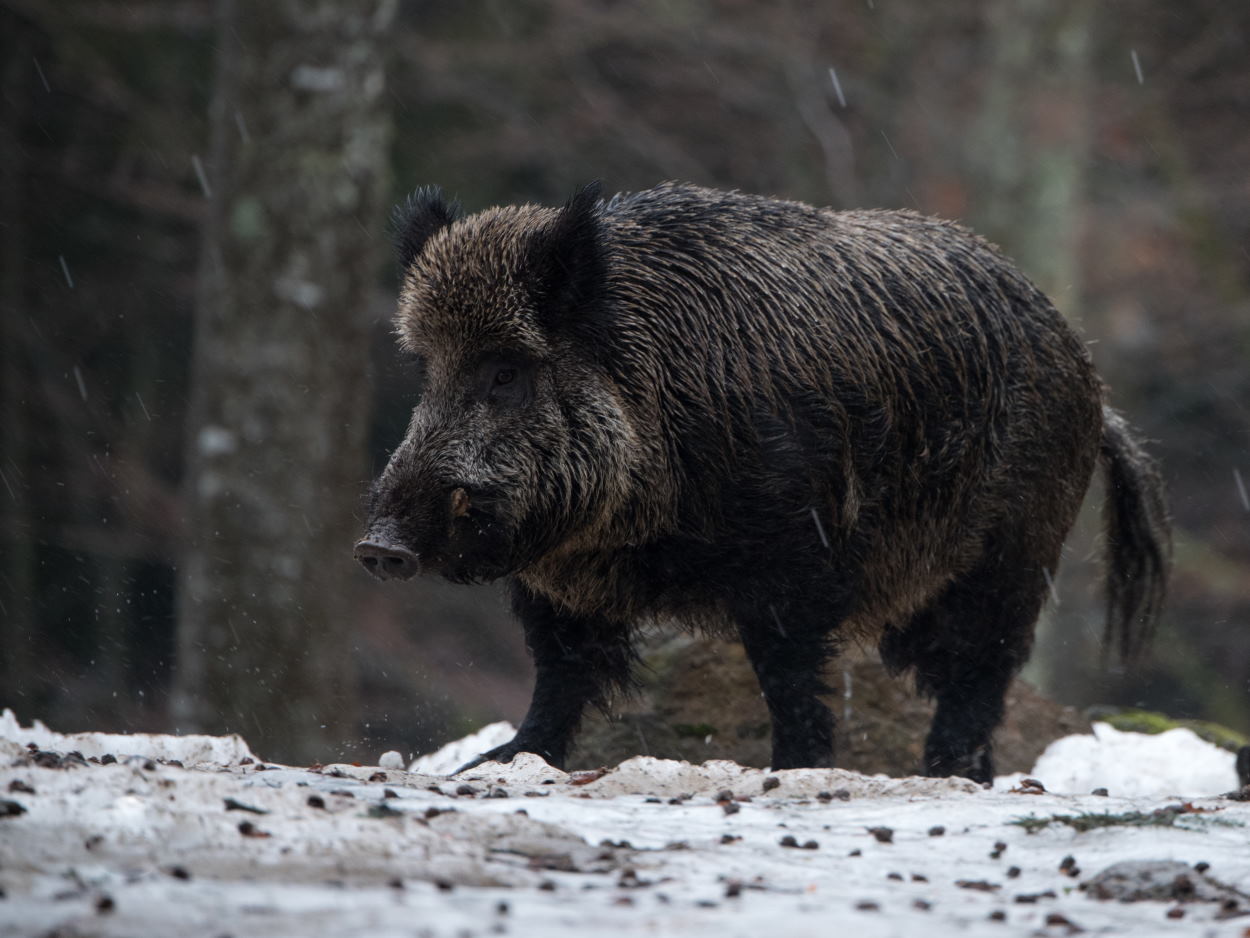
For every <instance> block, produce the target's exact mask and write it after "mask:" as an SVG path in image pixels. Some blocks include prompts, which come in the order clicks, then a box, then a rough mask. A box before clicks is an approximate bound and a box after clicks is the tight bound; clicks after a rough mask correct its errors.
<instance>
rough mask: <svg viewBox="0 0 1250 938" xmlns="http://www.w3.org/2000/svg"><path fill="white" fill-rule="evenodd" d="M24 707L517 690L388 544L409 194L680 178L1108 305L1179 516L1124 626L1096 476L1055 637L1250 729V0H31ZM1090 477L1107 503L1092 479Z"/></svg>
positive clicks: (398, 739) (228, 725) (480, 626)
mask: <svg viewBox="0 0 1250 938" xmlns="http://www.w3.org/2000/svg"><path fill="white" fill-rule="evenodd" d="M0 48H2V49H3V57H2V59H0V62H2V68H3V73H2V75H0V81H2V82H3V111H2V114H0V265H2V267H0V310H2V315H0V357H2V362H0V378H2V385H0V525H2V527H0V705H4V706H9V707H12V708H14V709H15V710H16V711H17V712H18V715H19V716H20V717H21V718H22V719H24V720H30V719H32V718H39V719H43V720H45V721H48V722H50V723H51V724H53V725H54V726H55V727H56V728H58V729H62V730H66V731H70V730H79V729H98V730H117V731H123V730H125V731H137V730H151V731H165V730H171V729H175V728H176V729H179V730H182V731H190V730H197V729H198V730H208V731H214V732H217V731H222V730H232V731H238V732H241V733H243V734H244V735H245V736H246V738H247V739H248V740H249V741H250V742H251V743H252V745H253V746H254V747H255V748H256V749H257V751H260V752H262V753H264V754H265V755H266V756H267V757H268V758H272V759H287V760H303V761H323V762H324V761H330V760H332V759H357V760H360V759H364V760H369V759H372V758H375V757H376V755H377V754H378V753H379V752H381V751H382V750H383V749H384V748H392V747H393V748H398V749H400V750H401V751H403V752H405V753H409V752H416V751H419V750H422V749H425V748H427V747H430V746H433V745H434V744H436V743H441V742H442V741H444V740H446V739H448V738H450V737H451V736H453V735H456V734H459V733H461V732H463V731H464V730H466V729H469V728H472V727H473V726H475V725H477V724H479V723H481V722H483V721H486V720H493V719H498V718H501V717H508V718H511V719H514V720H515V719H517V718H519V717H520V716H521V714H522V713H523V711H524V707H525V703H526V701H527V697H528V690H529V681H530V675H529V672H528V664H527V662H526V659H525V655H524V650H523V648H522V646H521V641H520V636H519V634H518V633H519V630H518V629H517V628H515V627H514V626H513V625H512V624H511V623H510V622H509V621H508V620H507V618H506V616H505V614H504V605H503V602H502V600H501V596H500V590H499V589H497V588H490V587H483V588H480V589H472V590H471V589H466V588H462V587H451V586H447V585H444V584H441V583H438V582H432V581H419V582H416V583H415V584H409V585H406V586H404V587H402V588H395V587H392V588H383V587H380V586H378V585H377V584H375V583H372V582H369V581H368V579H367V577H366V575H365V574H364V573H363V571H361V570H359V569H357V565H356V564H355V563H354V562H353V561H352V557H351V548H352V543H353V540H354V538H355V537H356V536H357V534H358V525H359V519H360V506H361V496H362V494H363V493H364V491H365V488H366V485H367V482H368V480H369V479H370V478H371V476H372V475H373V473H374V472H376V471H377V470H378V469H379V468H380V467H381V465H383V463H384V460H385V457H386V452H387V448H388V447H390V446H393V445H394V444H395V443H396V442H397V441H398V440H399V438H400V436H401V434H402V432H403V428H404V425H405V422H406V418H407V413H408V410H409V408H410V407H411V404H412V400H413V383H412V380H411V378H412V376H411V375H410V374H409V373H408V372H407V371H406V369H405V366H404V364H403V363H402V362H401V361H400V360H399V358H398V356H397V355H396V354H395V353H394V351H393V349H392V347H391V340H390V336H389V332H388V330H389V324H388V317H389V315H390V312H391V309H392V304H393V300H394V294H395V288H396V273H395V270H394V266H393V260H392V257H391V252H390V245H389V240H388V232H387V209H388V206H389V205H390V204H391V203H392V202H394V201H396V200H398V199H399V198H400V197H401V196H402V194H403V193H404V192H406V191H408V190H411V189H412V188H414V187H416V186H418V185H423V184H427V183H440V184H442V185H443V186H444V187H445V188H446V189H447V190H448V191H449V192H451V193H454V194H455V195H457V196H458V197H460V198H461V199H462V200H463V201H464V203H465V205H466V207H467V208H468V209H469V210H477V209H480V208H484V207H486V206H488V205H491V204H495V203H503V202H515V201H525V200H533V201H539V202H545V203H559V202H561V201H563V199H564V198H566V197H567V195H568V194H569V193H570V192H571V191H572V190H573V188H574V187H575V186H576V185H578V184H580V183H583V182H585V181H587V180H589V179H593V178H601V179H603V180H604V181H605V183H606V186H607V188H608V190H609V191H617V190H629V189H637V188H644V187H647V186H650V185H652V184H654V183H656V182H658V181H660V180H664V179H682V180H690V181H693V182H697V183H701V184H706V185H713V186H722V187H736V188H741V189H744V190H749V191H753V192H760V193H767V194H774V195H779V196H784V197H788V198H797V199H803V200H806V201H810V202H813V203H817V204H822V205H832V206H835V207H851V206H881V207H909V208H915V209H919V210H920V211H923V212H927V213H933V214H938V215H943V216H947V217H952V218H959V219H962V220H964V221H965V222H967V223H968V224H970V225H971V226H972V227H974V228H976V229H977V230H979V231H981V232H982V233H984V234H986V235H988V236H989V237H990V238H992V239H993V240H995V241H997V242H998V243H1000V244H1001V245H1002V246H1003V247H1004V249H1005V250H1006V251H1007V252H1008V253H1009V254H1010V255H1012V256H1013V257H1014V258H1015V259H1016V260H1017V261H1018V262H1019V264H1020V265H1021V266H1022V267H1023V269H1024V270H1025V271H1026V272H1027V273H1029V274H1030V275H1031V276H1032V277H1033V278H1034V279H1035V280H1036V281H1037V282H1038V283H1039V284H1040V285H1041V286H1042V288H1043V289H1045V290H1046V291H1047V292H1048V293H1049V294H1050V295H1051V296H1052V298H1054V300H1055V301H1056V303H1057V305H1058V306H1059V307H1060V308H1061V309H1062V310H1063V311H1064V312H1065V314H1066V315H1067V316H1069V317H1070V318H1071V320H1072V321H1074V322H1075V323H1076V324H1077V325H1078V327H1079V328H1080V329H1081V330H1082V331H1083V333H1084V335H1085V337H1086V338H1087V339H1088V340H1089V341H1090V343H1091V345H1092V351H1093V354H1094V357H1095V359H1096V360H1097V363H1098V366H1099V368H1100V369H1101V372H1102V374H1103V376H1104V377H1105V379H1106V380H1107V382H1108V384H1109V385H1110V387H1111V390H1112V395H1113V399H1114V401H1115V403H1116V405H1117V406H1118V407H1120V408H1121V409H1122V410H1124V411H1125V412H1126V413H1127V414H1128V416H1129V418H1130V420H1131V421H1132V422H1133V423H1134V424H1136V425H1137V426H1138V427H1139V428H1140V429H1141V430H1142V431H1143V433H1144V435H1145V436H1146V437H1148V438H1149V439H1151V440H1152V441H1153V445H1152V449H1153V452H1154V453H1155V454H1156V455H1157V456H1158V457H1159V458H1160V459H1161V461H1162V463H1163V467H1164V470H1165V473H1166V477H1167V480H1168V483H1169V486H1170V490H1171V505H1172V510H1173V513H1174V516H1175V522H1176V540H1177V557H1176V561H1177V566H1176V573H1175V577H1174V582H1173V590H1172V598H1171V602H1170V604H1169V606H1168V608H1167V610H1166V614H1165V621H1164V623H1163V626H1162V629H1161V632H1160V634H1159V636H1158V640H1157V642H1156V645H1155V652H1154V656H1153V658H1152V660H1151V661H1150V662H1149V663H1148V664H1147V665H1146V666H1145V667H1143V668H1141V669H1139V670H1137V671H1135V672H1133V673H1129V674H1123V673H1120V672H1119V671H1118V670H1116V669H1115V668H1114V667H1113V668H1111V669H1109V670H1105V671H1104V670H1101V669H1100V667H1099V653H1098V640H1099V637H1100V635H1101V630H1102V625H1101V618H1102V608H1101V601H1100V598H1099V594H1098V592H1097V589H1096V586H1097V583H1098V579H1099V576H1100V571H1099V566H1098V555H1099V551H1098V550H1097V533H1096V532H1097V525H1096V523H1095V521H1096V518H1095V516H1094V515H1093V514H1092V513H1091V516H1090V517H1089V518H1087V519H1085V520H1084V521H1083V522H1082V524H1081V526H1080V530H1079V531H1078V534H1077V535H1076V536H1075V537H1074V538H1073V539H1072V541H1071V543H1070V545H1069V550H1068V555H1067V558H1066V566H1065V568H1064V569H1063V570H1062V571H1061V572H1060V576H1059V579H1058V583H1057V589H1058V594H1059V598H1060V602H1059V603H1058V604H1057V605H1052V608H1051V609H1050V611H1049V612H1048V614H1047V618H1046V620H1045V622H1044V627H1043V632H1042V638H1041V641H1040V644H1039V648H1038V652H1037V654H1036V655H1035V658H1034V661H1033V663H1032V664H1031V665H1030V670H1029V672H1028V674H1029V676H1030V677H1031V678H1032V679H1033V680H1034V681H1035V682H1038V683H1040V684H1041V685H1042V686H1043V687H1044V688H1045V689H1046V690H1047V691H1048V692H1050V693H1051V694H1053V695H1055V696H1056V697H1057V698H1059V699H1060V700H1063V701H1065V702H1069V703H1074V704H1077V705H1082V706H1084V705H1090V704H1095V703H1113V704H1126V705H1137V704H1140V705H1144V706H1147V707H1150V708H1153V709H1158V710H1162V711H1166V712H1168V713H1170V714H1172V715H1175V716H1186V717H1202V718H1206V719H1212V720H1217V721H1220V722H1223V723H1225V724H1226V725H1228V726H1230V727H1232V728H1234V729H1238V730H1240V731H1242V732H1247V731H1250V495H1248V494H1247V489H1248V488H1250V121H1248V120H1247V118H1248V117H1250V5H1247V4H1245V3H1226V2H1221V0H1191V2H1189V3H1186V4H1176V3H1171V2H1167V0H1131V2H1130V0H1102V2H1085V0H949V2H947V3H942V4H927V3H918V2H910V3H909V2H900V0H854V2H852V0H848V2H845V3H816V2H778V3H767V2H762V0H755V2H751V0H638V2H632V3H627V2H621V0H455V2H452V0H444V2H420V0H412V2H402V3H400V2H395V0H361V2H349V0H274V2H272V3H263V4H262V3H247V2H243V0H238V2H235V0H131V2H110V0H55V2H51V0H0ZM1091 504H1092V501H1091Z"/></svg>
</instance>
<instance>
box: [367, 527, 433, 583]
mask: <svg viewBox="0 0 1250 938" xmlns="http://www.w3.org/2000/svg"><path fill="white" fill-rule="evenodd" d="M355 554H356V559H357V560H359V561H360V564H361V566H363V567H364V568H365V569H366V570H368V571H369V572H370V573H372V574H373V575H374V576H375V577H377V578H378V579H379V580H407V579H409V578H410V577H412V576H414V575H415V574H416V572H417V571H418V570H419V569H420V567H421V565H420V563H419V562H418V560H417V555H416V554H414V553H413V552H412V551H410V550H408V548H406V547H400V546H399V545H398V544H392V543H391V542H390V541H388V540H385V539H383V538H377V537H366V538H365V539H364V540H362V541H360V542H358V543H357V544H356V551H355Z"/></svg>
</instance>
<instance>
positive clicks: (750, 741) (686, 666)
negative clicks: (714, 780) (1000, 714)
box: [569, 633, 1090, 776]
mask: <svg viewBox="0 0 1250 938" xmlns="http://www.w3.org/2000/svg"><path fill="white" fill-rule="evenodd" d="M643 660H644V662H645V664H646V666H647V667H646V669H645V670H644V671H643V676H644V687H643V689H642V690H641V691H640V692H639V694H638V695H636V696H635V697H632V698H629V699H626V700H623V701H619V702H618V705H617V707H616V709H615V711H614V712H613V714H612V718H611V719H607V718H605V717H603V716H602V715H601V714H597V713H596V714H593V715H590V716H588V718H587V720H586V723H585V725H584V728H583V730H582V733H581V736H580V738H579V739H578V743H577V746H576V748H575V749H574V751H573V753H572V754H571V756H570V759H569V768H570V769H582V768H590V767H594V766H600V765H616V764H618V763H620V762H622V761H624V760H625V759H628V758H630V757H631V756H636V755H650V756H655V757H657V758H662V759H684V760H687V761H689V762H694V763H700V762H704V761H706V760H708V759H729V760H732V761H734V762H737V763H739V764H740V765H748V766H757V767H763V766H766V765H768V763H769V760H770V757H771V742H770V735H769V721H768V711H767V709H766V708H765V706H764V700H763V698H762V697H761V696H760V690H759V685H758V684H757V683H756V680H755V675H754V673H753V672H752V671H751V666H750V664H749V662H748V661H747V658H746V653H745V652H744V651H743V649H742V646H741V645H740V644H738V643H736V642H731V641H724V640H719V639H713V638H701V637H695V636H691V635H687V634H684V633H678V634H663V635H660V636H658V637H656V638H653V639H649V640H648V641H647V642H646V643H645V646H644V649H643ZM829 683H830V685H831V686H833V687H835V688H836V689H837V690H836V692H835V693H833V694H831V695H829V697H828V698H827V702H828V703H829V705H830V707H831V708H832V709H833V711H834V714H835V716H836V717H837V720H838V727H837V757H836V763H837V765H838V767H839V768H846V769H852V770H854V771H858V772H865V773H878V772H880V773H884V774H887V775H892V776H904V775H915V774H917V773H919V772H920V771H921V757H922V754H923V751H924V736H925V733H927V732H928V725H929V720H930V718H931V716H932V714H933V705H932V703H930V702H928V701H925V700H921V699H920V698H919V697H917V695H916V694H915V692H914V689H913V687H912V685H911V681H910V680H909V679H907V678H894V677H891V676H890V675H889V674H887V673H886V670H885V668H884V666H883V665H882V664H881V662H880V661H879V660H878V659H877V657H876V654H875V653H862V652H857V651H856V650H854V649H848V650H847V652H846V653H845V654H844V655H843V656H842V657H841V658H840V659H838V661H837V662H835V664H834V670H833V671H832V672H831V673H830V675H829ZM1088 732H1090V725H1089V722H1088V721H1087V720H1086V719H1085V718H1083V717H1082V716H1081V715H1080V714H1079V713H1078V712H1077V711H1076V710H1074V709H1072V708H1071V707H1063V706H1060V705H1059V704H1056V703H1054V702H1053V701H1050V700H1048V699H1047V698H1045V697H1043V696H1042V695H1041V694H1039V693H1038V692H1037V691H1036V690H1034V689H1033V688H1032V687H1031V686H1029V685H1028V684H1026V683H1025V682H1023V681H1019V680H1017V681H1016V682H1015V683H1014V684H1013V685H1012V687H1011V689H1010V691H1009V692H1008V695H1007V717H1006V719H1005V720H1004V722H1003V725H1002V726H1000V727H999V729H998V732H997V733H996V734H995V737H994V746H995V749H994V752H995V763H996V769H997V771H998V772H999V773H1008V772H1017V771H1021V772H1027V771H1029V770H1030V769H1032V767H1033V763H1034V762H1035V761H1036V760H1037V757H1038V756H1039V755H1041V753H1042V750H1044V749H1045V748H1046V746H1047V745H1048V744H1049V743H1050V742H1051V741H1053V740H1055V739H1058V738H1060V737H1062V736H1068V735H1071V734H1073V733H1088Z"/></svg>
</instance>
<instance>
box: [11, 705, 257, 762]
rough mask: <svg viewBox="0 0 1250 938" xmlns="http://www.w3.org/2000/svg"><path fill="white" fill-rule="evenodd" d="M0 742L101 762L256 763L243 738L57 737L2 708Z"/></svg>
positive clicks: (57, 734)
mask: <svg viewBox="0 0 1250 938" xmlns="http://www.w3.org/2000/svg"><path fill="white" fill-rule="evenodd" d="M0 741H8V742H11V743H17V744H19V745H21V746H25V745H26V744H27V743H34V744H35V745H36V746H38V747H39V748H40V749H50V750H53V751H55V752H79V753H81V754H82V755H83V757H84V758H88V759H90V758H92V757H95V758H97V759H98V758H100V757H101V756H105V755H111V756H114V757H115V758H117V759H125V758H126V757H127V756H142V757H143V758H145V759H159V760H162V761H166V762H168V761H171V760H177V761H178V762H181V763H183V764H184V765H196V764H199V763H201V762H208V763H213V764H215V765H232V764H236V763H239V762H242V761H243V760H244V759H251V760H253V761H259V760H257V758H256V755H255V754H254V753H253V752H252V750H251V749H249V748H248V746H247V743H245V742H244V741H243V737H242V736H239V735H238V734H231V735H230V736H204V735H199V734H194V733H191V734H187V735H185V736H167V735H163V734H154V733H57V732H55V731H53V730H50V729H48V728H47V727H46V726H45V725H44V724H43V723H41V722H40V721H39V720H35V721H34V723H33V724H31V725H30V726H25V727H24V726H22V725H21V724H20V723H19V722H18V719H17V715H16V714H15V713H14V712H13V711H12V710H10V709H8V708H5V710H4V712H2V713H0Z"/></svg>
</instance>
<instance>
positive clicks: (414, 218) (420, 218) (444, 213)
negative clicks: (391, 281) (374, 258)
mask: <svg viewBox="0 0 1250 938" xmlns="http://www.w3.org/2000/svg"><path fill="white" fill-rule="evenodd" d="M459 217H460V202H459V201H458V200H456V201H452V202H448V201H447V200H446V198H444V196H443V190H442V187H440V186H423V187H422V188H420V189H417V190H416V191H415V192H413V193H412V194H411V195H409V196H408V198H407V199H405V200H404V201H403V202H400V203H399V204H398V205H396V206H395V208H394V210H393V211H392V212H391V230H392V232H393V237H394V242H395V253H396V255H397V257H398V258H399V266H400V269H401V270H407V269H408V268H409V267H410V266H411V265H412V262H413V261H414V260H416V258H417V255H418V254H420V253H421V248H423V247H424V246H425V242H426V241H428V240H429V239H430V236H431V235H433V234H434V233H435V232H436V231H438V230H439V229H440V228H445V227H446V226H447V225H450V224H451V223H452V222H454V221H455V220H456V219H457V218H459Z"/></svg>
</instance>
